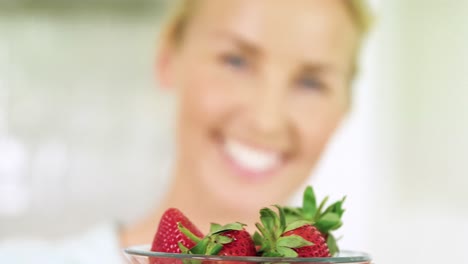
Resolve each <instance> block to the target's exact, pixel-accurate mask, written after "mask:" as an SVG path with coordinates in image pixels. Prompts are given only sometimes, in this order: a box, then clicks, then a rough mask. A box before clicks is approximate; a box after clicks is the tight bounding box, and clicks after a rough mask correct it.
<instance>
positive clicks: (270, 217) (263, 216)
mask: <svg viewBox="0 0 468 264" xmlns="http://www.w3.org/2000/svg"><path fill="white" fill-rule="evenodd" d="M275 218H276V214H275V212H273V211H272V210H271V209H270V208H263V209H262V210H260V221H261V222H262V224H263V226H264V227H265V229H266V230H274V228H275Z"/></svg>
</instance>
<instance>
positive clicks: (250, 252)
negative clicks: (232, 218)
mask: <svg viewBox="0 0 468 264" xmlns="http://www.w3.org/2000/svg"><path fill="white" fill-rule="evenodd" d="M179 227H180V230H181V231H182V233H184V234H186V235H187V236H192V235H191V234H190V231H189V230H188V229H186V228H185V227H183V226H179ZM182 251H183V252H187V253H191V254H201V255H217V256H255V255H256V254H257V251H256V250H255V244H254V242H253V240H252V237H251V236H250V234H249V233H248V232H247V231H246V230H245V229H244V224H241V223H234V224H228V225H225V226H221V225H218V224H212V225H211V231H210V233H209V234H208V235H207V236H205V237H204V238H203V239H202V240H200V241H199V242H198V243H197V244H196V245H195V246H194V247H192V248H191V249H190V250H189V249H187V248H185V249H183V250H182Z"/></svg>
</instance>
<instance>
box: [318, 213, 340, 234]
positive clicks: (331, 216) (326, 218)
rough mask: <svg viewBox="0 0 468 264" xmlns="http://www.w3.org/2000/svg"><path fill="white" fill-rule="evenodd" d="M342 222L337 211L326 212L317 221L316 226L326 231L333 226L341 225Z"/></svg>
mask: <svg viewBox="0 0 468 264" xmlns="http://www.w3.org/2000/svg"><path fill="white" fill-rule="evenodd" d="M340 223H341V219H340V217H339V216H338V215H337V214H336V213H326V214H325V215H323V216H322V217H321V218H320V219H319V220H318V222H317V223H315V226H316V227H317V229H318V230H320V231H321V232H324V233H326V232H328V231H329V230H330V229H331V228H333V227H336V226H338V225H340Z"/></svg>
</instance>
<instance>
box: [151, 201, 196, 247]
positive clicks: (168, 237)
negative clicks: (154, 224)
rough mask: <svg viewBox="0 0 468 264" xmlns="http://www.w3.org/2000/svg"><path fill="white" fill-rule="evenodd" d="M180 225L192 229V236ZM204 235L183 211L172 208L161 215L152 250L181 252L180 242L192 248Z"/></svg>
mask: <svg viewBox="0 0 468 264" xmlns="http://www.w3.org/2000/svg"><path fill="white" fill-rule="evenodd" d="M179 225H183V226H184V227H185V228H186V229H187V230H190V234H191V236H192V237H187V236H186V235H185V234H183V233H182V232H181V231H180V230H179V228H178V226H179ZM202 237H203V234H202V232H200V230H199V229H198V228H197V227H196V226H195V225H194V224H193V223H192V222H191V221H190V220H189V219H188V218H187V217H186V216H185V215H184V214H183V213H182V212H181V211H179V210H178V209H175V208H170V209H168V210H167V211H166V212H164V214H163V215H162V217H161V220H160V222H159V226H158V230H157V231H156V235H155V236H154V239H153V244H152V246H151V251H156V252H167V253H181V252H182V251H181V249H180V247H179V244H181V245H183V246H184V247H186V248H192V247H193V246H195V244H196V242H197V241H198V240H200V238H202Z"/></svg>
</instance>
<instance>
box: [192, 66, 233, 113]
mask: <svg viewBox="0 0 468 264" xmlns="http://www.w3.org/2000/svg"><path fill="white" fill-rule="evenodd" d="M184 86H185V89H184V90H185V96H184V97H185V101H186V102H187V104H188V105H190V106H191V107H190V109H187V110H188V111H189V114H191V115H196V116H197V119H199V120H200V119H201V120H204V121H216V119H218V118H219V116H220V115H222V114H223V113H224V112H226V111H227V109H226V108H227V107H228V106H229V105H230V104H231V102H230V101H232V100H233V98H235V96H233V95H232V89H231V87H230V84H229V83H226V82H225V81H224V80H223V77H222V76H219V75H216V74H215V72H214V71H213V70H212V69H211V70H210V68H209V67H206V68H203V67H199V69H198V70H196V71H193V72H192V73H191V74H190V77H189V78H187V80H186V82H185V85H184Z"/></svg>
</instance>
